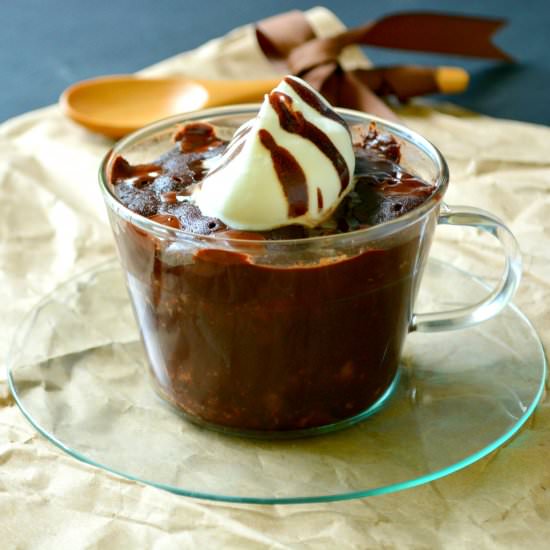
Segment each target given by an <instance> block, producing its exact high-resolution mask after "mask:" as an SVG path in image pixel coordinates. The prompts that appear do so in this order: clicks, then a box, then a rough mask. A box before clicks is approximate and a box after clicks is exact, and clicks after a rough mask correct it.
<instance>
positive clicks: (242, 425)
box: [100, 106, 521, 437]
mask: <svg viewBox="0 0 550 550" xmlns="http://www.w3.org/2000/svg"><path fill="white" fill-rule="evenodd" d="M257 111H258V106H235V107H226V108H217V109H211V110H206V111H202V112H196V113H193V114H188V115H182V116H178V117H173V118H170V119H165V120H162V121H159V122H157V123H154V124H152V125H150V126H147V127H146V128H143V129H141V130H139V131H137V132H135V133H134V134H132V135H130V136H128V137H126V138H124V139H123V140H121V141H120V142H118V143H117V144H116V145H115V147H114V148H113V150H112V151H110V152H109V154H108V155H107V156H106V157H105V159H104V161H103V163H102V167H101V171H100V185H101V189H102V192H103V196H104V199H105V202H106V205H107V209H108V213H109V218H110V222H111V225H112V229H113V232H114V236H115V241H116V245H117V249H118V253H119V257H120V261H121V263H122V267H123V269H124V272H125V276H126V282H127V287H128V291H129V294H130V298H131V301H132V304H133V308H134V312H135V316H136V319H137V323H138V326H139V329H140V334H141V338H142V341H143V344H144V347H145V351H146V355H147V359H148V362H149V365H150V370H151V373H152V378H153V380H154V386H155V388H156V390H157V392H158V393H159V394H160V396H161V397H163V398H164V399H165V400H166V401H168V402H169V403H171V404H172V405H174V406H175V407H176V408H177V410H178V411H180V412H182V413H183V414H184V416H185V417H186V418H188V419H189V420H192V421H194V422H195V423H198V424H200V425H203V426H207V427H210V428H214V429H218V430H222V431H224V432H231V433H237V434H243V435H251V436H268V437H281V436H289V435H290V436H296V435H309V434H317V433H324V432H328V431H332V430H334V429H337V428H341V427H345V426H348V425H351V424H353V423H355V422H358V421H359V420H362V419H364V418H366V417H368V416H369V415H371V414H373V413H374V412H376V411H377V410H379V409H380V407H381V406H382V405H383V404H384V403H385V401H386V400H387V399H388V398H389V397H390V396H391V393H392V391H393V389H394V388H395V387H396V385H397V383H398V374H399V362H400V356H401V352H402V348H403V343H404V340H405V337H406V335H407V334H408V333H409V332H411V331H441V330H448V329H458V328H464V327H467V326H470V325H473V324H476V323H480V322H482V321H485V320H486V319H489V318H490V317H493V316H494V315H496V314H497V313H498V312H499V311H501V310H502V308H503V307H504V306H505V305H506V304H507V303H508V302H509V300H510V299H511V297H512V295H513V293H514V291H515V289H516V288H517V285H518V283H519V279H520V272H521V259H520V255H519V251H518V247H517V243H516V240H515V238H514V237H513V235H512V234H511V233H510V231H509V230H508V229H507V228H506V227H505V226H504V225H503V224H502V223H501V222H500V221H499V220H498V219H497V218H495V217H494V216H492V215H491V214H490V213H488V212H484V211H482V210H479V209H475V208H468V207H450V206H446V205H444V204H443V203H442V198H443V195H444V193H445V190H446V188H447V183H448V169H447V165H446V163H445V160H444V159H443V157H442V155H441V153H440V152H439V151H438V150H437V149H436V148H435V147H434V146H433V145H432V144H431V143H430V142H428V141H427V140H426V139H424V138H423V137H421V136H420V135H418V134H416V133H415V132H413V131H412V130H409V129H408V128H406V127H404V126H401V125H399V124H395V123H393V122H388V121H385V120H382V119H378V118H376V117H373V116H369V115H366V114H363V113H359V112H355V111H350V110H345V109H339V110H338V112H339V113H340V115H341V116H343V117H344V119H345V120H346V121H347V122H348V124H349V125H350V126H351V127H356V128H359V127H362V128H364V129H366V128H367V127H368V125H369V124H370V123H371V122H372V121H374V122H376V125H377V127H378V129H379V131H381V132H384V133H386V132H387V133H390V134H392V135H393V136H394V137H395V138H396V139H397V141H398V142H399V143H400V145H401V152H402V158H401V162H400V164H401V165H402V166H403V167H404V169H405V170H407V171H408V172H410V173H412V174H413V175H415V176H418V177H420V178H422V179H423V180H424V181H427V182H429V183H431V184H433V185H434V186H435V192H434V193H433V195H432V196H431V197H430V198H429V199H428V200H426V201H425V202H424V203H423V204H421V205H420V206H418V207H417V208H415V209H414V210H412V211H410V212H408V213H406V214H404V215H403V216H401V217H399V218H397V219H394V220H391V221H388V222H385V223H382V224H380V225H377V226H373V227H370V228H367V229H362V230H357V231H353V232H349V233H345V234H337V235H330V236H324V237H314V238H307V239H289V240H279V241H258V240H243V239H236V238H219V237H215V236H204V235H195V234H191V233H189V232H186V231H183V230H180V229H175V228H172V227H168V226H165V225H161V224H159V223H156V222H154V221H152V220H150V219H146V218H144V217H141V216H139V215H137V214H135V213H133V212H131V211H130V210H129V209H127V208H126V207H124V206H123V205H122V204H121V203H120V202H118V200H117V199H116V198H115V196H114V194H113V190H112V188H111V186H110V184H109V182H108V180H107V174H108V171H109V168H110V165H111V163H112V162H113V159H114V158H115V157H116V156H117V155H123V156H124V157H125V158H126V159H127V160H128V161H129V162H130V163H132V164H136V163H150V162H152V160H153V159H155V158H157V157H158V156H159V155H160V154H161V153H163V152H166V151H167V150H168V149H169V148H170V147H172V146H173V142H171V141H170V139H171V136H172V135H173V133H174V132H175V131H176V129H177V128H178V127H181V125H182V124H185V123H188V122H195V121H204V122H208V123H210V124H212V125H214V126H215V127H216V128H217V132H218V134H219V135H221V136H222V137H226V138H227V139H229V138H230V137H231V135H232V134H233V132H234V131H235V129H236V128H238V127H239V126H240V125H241V124H242V123H243V122H245V121H246V120H249V119H250V118H252V117H254V116H255V115H256V113H257ZM437 224H449V225H459V226H472V227H476V228H479V229H482V230H483V231H486V232H488V233H490V234H492V235H494V236H495V237H496V238H497V239H499V241H500V243H501V245H502V247H503V250H504V254H505V257H506V264H505V268H504V273H503V275H502V277H501V280H500V283H499V284H498V285H497V287H496V288H495V289H494V290H493V291H492V292H491V293H490V294H489V295H488V296H487V297H486V299H485V300H483V301H482V302H480V303H478V304H474V305H472V306H470V307H463V308H460V309H457V310H453V311H445V312H439V313H429V314H415V313H414V312H413V306H414V302H415V297H416V295H417V290H418V287H419V284H420V280H421V276H422V272H423V268H424V266H425V263H426V259H427V257H428V251H429V248H430V244H431V241H432V236H433V233H434V229H435V227H436V225H437Z"/></svg>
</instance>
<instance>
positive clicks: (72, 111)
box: [59, 75, 281, 138]
mask: <svg viewBox="0 0 550 550" xmlns="http://www.w3.org/2000/svg"><path fill="white" fill-rule="evenodd" d="M280 80H281V79H280V78H277V79H275V80H197V79H187V78H140V77H137V76H133V75H114V76H102V77H99V78H93V79H91V80H83V81H81V82H77V83H76V84H73V85H72V86H70V87H69V88H67V89H66V90H65V91H64V92H63V94H62V95H61V97H60V99H59V102H60V104H61V107H62V109H63V111H64V113H65V114H66V115H67V116H69V117H70V118H72V119H73V120H74V121H75V122H78V123H79V124H81V125H82V126H85V127H86V128H88V129H89V130H92V131H93V132H97V133H99V134H103V135H105V136H109V137H112V138H119V137H122V136H124V135H126V134H129V133H130V132H133V131H134V130H137V129H138V128H141V127H142V126H145V125H146V124H149V123H150V122H153V121H155V120H159V119H161V118H165V117H168V116H171V115H176V114H180V113H186V112H189V111H195V110H197V109H204V108H206V107H216V106H220V105H228V104H231V103H247V102H258V101H261V100H262V99H263V96H264V94H266V93H268V92H269V91H270V90H272V89H273V88H274V87H275V86H277V84H279V82H280Z"/></svg>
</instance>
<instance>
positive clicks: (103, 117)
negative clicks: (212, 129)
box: [59, 67, 468, 138]
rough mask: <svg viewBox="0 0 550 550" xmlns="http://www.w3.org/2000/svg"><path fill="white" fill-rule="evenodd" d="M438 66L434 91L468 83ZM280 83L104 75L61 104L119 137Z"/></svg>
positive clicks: (73, 89) (253, 98)
mask: <svg viewBox="0 0 550 550" xmlns="http://www.w3.org/2000/svg"><path fill="white" fill-rule="evenodd" d="M375 69H376V68H375ZM434 70H435V77H436V78H435V82H436V88H438V90H435V89H430V90H428V91H430V92H434V91H440V92H443V93H457V92H461V91H463V90H464V89H465V88H466V86H467V84H468V73H467V72H466V71H464V70H463V69H461V68H458V67H439V68H437V69H434ZM279 82H280V78H277V79H275V80H197V79H189V78H143V77H138V76H133V75H113V76H101V77H99V78H93V79H91V80H83V81H81V82H77V83H76V84H73V85H72V86H70V87H69V88H67V89H66V90H65V91H64V92H63V94H62V95H61V97H60V99H59V102H60V104H61V107H62V109H63V111H64V112H65V114H66V115H67V116H69V117H70V118H72V119H73V120H74V121H75V122H78V123H79V124H81V125H82V126H85V127H86V128H88V129H89V130H92V131H93V132H97V133H99V134H103V135H106V136H109V137H112V138H119V137H122V136H124V135H126V134H129V133H130V132H133V131H134V130H137V129H138V128H141V127H143V126H145V125H147V124H149V123H151V122H154V121H155V120H159V119H161V118H165V117H168V116H171V115H177V114H181V113H187V112H190V111H195V110H198V109H204V108H206V107H217V106H221V105H229V104H232V103H247V102H258V101H261V100H263V96H264V94H266V93H268V92H269V91H270V90H272V89H273V88H274V87H275V86H277V84H279ZM430 85H432V84H430ZM415 93H426V90H423V89H422V90H416V92H415ZM413 95H414V94H413Z"/></svg>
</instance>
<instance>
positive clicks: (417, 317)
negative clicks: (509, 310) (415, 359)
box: [409, 205, 521, 332]
mask: <svg viewBox="0 0 550 550" xmlns="http://www.w3.org/2000/svg"><path fill="white" fill-rule="evenodd" d="M438 223H439V224H442V225H459V226H469V227H475V228H477V229H481V230H483V231H486V232H487V233H489V234H491V235H493V236H494V237H496V238H497V239H498V240H499V241H500V244H501V245H502V248H503V251H504V256H505V259H506V263H505V266H504V272H503V274H502V277H501V279H500V282H499V284H498V285H497V286H496V288H495V289H494V290H493V291H492V292H491V293H490V294H489V295H488V296H487V297H486V298H485V299H484V300H482V301H481V302H478V303H477V304H473V305H471V306H466V307H461V308H458V309H452V310H449V311H440V312H434V313H415V314H413V317H412V321H411V326H410V329H409V330H410V331H411V332H412V331H421V332H438V331H444V330H454V329H460V328H465V327H469V326H472V325H477V324H478V323H481V322H483V321H486V320H487V319H490V318H491V317H494V316H495V315H496V314H497V313H499V312H500V311H501V310H502V309H503V308H504V307H505V306H506V304H507V303H508V302H509V301H510V300H511V298H512V296H513V295H514V292H515V291H516V289H517V287H518V284H519V281H520V278H521V255H520V252H519V246H518V243H517V241H516V238H515V237H514V235H513V234H512V232H511V231H510V230H509V229H508V228H507V227H506V226H505V225H504V224H503V223H502V222H501V221H500V220H499V219H498V218H496V217H495V216H493V215H492V214H490V213H489V212H486V211H485V210H481V209H479V208H472V207H469V206H447V205H443V206H442V211H441V213H440V215H439V220H438Z"/></svg>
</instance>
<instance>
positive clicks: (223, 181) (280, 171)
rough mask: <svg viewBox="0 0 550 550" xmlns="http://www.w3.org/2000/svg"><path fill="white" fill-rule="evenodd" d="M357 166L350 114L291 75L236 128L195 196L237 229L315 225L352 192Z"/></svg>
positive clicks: (210, 212) (208, 210)
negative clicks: (347, 120)
mask: <svg viewBox="0 0 550 550" xmlns="http://www.w3.org/2000/svg"><path fill="white" fill-rule="evenodd" d="M354 168H355V157H354V152H353V144H352V140H351V135H350V132H349V129H348V127H347V125H346V123H345V122H344V120H343V119H342V118H341V117H340V116H339V115H338V114H337V113H336V112H335V111H334V109H333V108H332V107H331V105H330V104H329V103H328V102H327V101H326V100H325V99H324V98H323V97H322V96H321V95H320V94H319V93H318V92H317V91H315V90H314V89H313V88H312V87H311V86H309V85H308V84H307V83H305V82H304V81H303V80H301V79H299V78H296V77H293V76H287V77H285V78H284V79H283V80H282V82H281V83H280V84H279V85H278V86H277V87H276V88H275V89H274V90H273V91H271V93H269V94H268V95H266V96H265V99H264V102H263V104H262V106H261V108H260V111H259V113H258V115H257V116H256V118H254V119H252V120H250V121H248V122H246V123H245V124H243V125H242V126H241V127H240V128H239V129H238V130H237V131H236V132H235V134H234V136H233V138H232V140H231V142H230V143H229V145H228V146H227V148H226V150H225V151H224V153H223V155H221V156H220V157H219V159H217V162H214V163H213V164H212V165H211V168H210V170H209V172H208V173H207V175H206V177H205V178H204V179H203V180H202V182H201V184H200V186H199V187H198V188H197V189H196V190H195V192H194V193H193V200H194V202H195V203H196V204H197V205H198V206H199V208H200V210H201V212H202V213H203V214H204V215H205V216H212V217H215V218H218V219H220V220H222V221H223V222H224V223H225V224H227V225H228V226H230V227H232V228H235V229H242V230H257V231H261V230H269V229H274V228H276V227H281V226H285V225H291V224H300V225H304V226H308V227H314V226H316V225H319V224H321V223H322V222H323V221H324V220H326V219H327V218H328V217H330V215H331V214H332V212H333V211H334V209H335V208H336V207H337V206H338V204H339V203H340V201H341V200H342V199H343V198H344V197H345V196H346V194H347V193H348V192H349V191H351V189H352V184H353V171H354Z"/></svg>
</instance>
